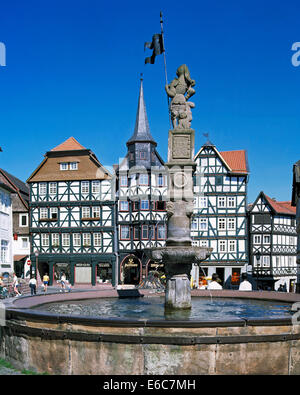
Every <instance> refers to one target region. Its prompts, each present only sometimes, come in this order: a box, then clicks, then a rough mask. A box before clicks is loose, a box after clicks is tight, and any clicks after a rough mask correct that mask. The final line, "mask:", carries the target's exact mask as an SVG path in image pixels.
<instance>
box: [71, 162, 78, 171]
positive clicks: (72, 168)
mask: <svg viewBox="0 0 300 395" xmlns="http://www.w3.org/2000/svg"><path fill="white" fill-rule="evenodd" d="M70 170H78V163H77V162H71V163H70Z"/></svg>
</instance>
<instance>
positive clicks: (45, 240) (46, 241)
mask: <svg viewBox="0 0 300 395" xmlns="http://www.w3.org/2000/svg"><path fill="white" fill-rule="evenodd" d="M41 237H42V247H48V246H49V235H48V234H45V233H42V235H41Z"/></svg>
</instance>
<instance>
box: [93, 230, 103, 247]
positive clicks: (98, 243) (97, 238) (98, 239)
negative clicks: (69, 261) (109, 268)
mask: <svg viewBox="0 0 300 395" xmlns="http://www.w3.org/2000/svg"><path fill="white" fill-rule="evenodd" d="M101 240H102V238H101V233H94V246H95V247H101V244H102V243H101Z"/></svg>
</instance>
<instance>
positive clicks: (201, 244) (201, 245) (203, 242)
mask: <svg viewBox="0 0 300 395" xmlns="http://www.w3.org/2000/svg"><path fill="white" fill-rule="evenodd" d="M200 247H208V241H207V240H200Z"/></svg>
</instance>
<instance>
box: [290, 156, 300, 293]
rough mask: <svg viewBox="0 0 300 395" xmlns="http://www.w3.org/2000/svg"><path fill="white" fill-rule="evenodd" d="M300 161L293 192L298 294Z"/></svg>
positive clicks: (297, 166)
mask: <svg viewBox="0 0 300 395" xmlns="http://www.w3.org/2000/svg"><path fill="white" fill-rule="evenodd" d="M299 197H300V160H298V162H296V163H295V164H294V166H293V191H292V206H293V208H295V209H296V231H297V257H296V262H297V281H296V292H297V293H300V199H299Z"/></svg>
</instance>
